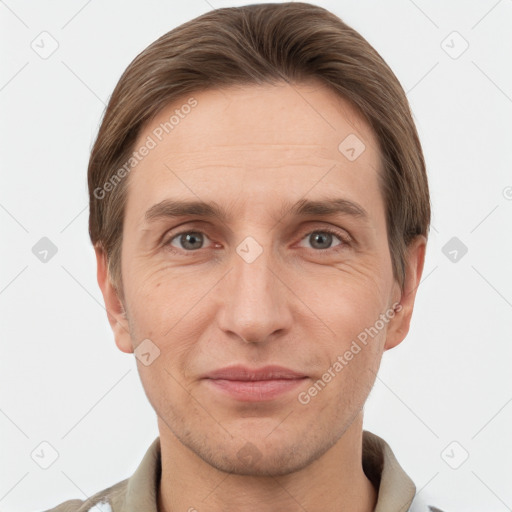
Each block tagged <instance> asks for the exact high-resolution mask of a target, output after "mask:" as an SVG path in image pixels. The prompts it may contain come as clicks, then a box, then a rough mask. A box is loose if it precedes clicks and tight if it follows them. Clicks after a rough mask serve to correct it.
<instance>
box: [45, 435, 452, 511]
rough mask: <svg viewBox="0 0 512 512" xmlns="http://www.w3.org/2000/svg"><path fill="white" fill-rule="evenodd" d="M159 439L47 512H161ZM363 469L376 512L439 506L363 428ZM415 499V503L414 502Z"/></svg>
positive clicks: (392, 455) (378, 439)
mask: <svg viewBox="0 0 512 512" xmlns="http://www.w3.org/2000/svg"><path fill="white" fill-rule="evenodd" d="M160 457H161V452H160V438H159V437H157V438H156V439H155V440H154V441H153V443H152V444H151V446H150V447H149V448H148V450H147V452H146V454H145V455H144V457H143V459H142V461H141V463H140V464H139V466H138V468H137V470H136V471H135V473H134V474H133V475H132V476H131V477H130V478H127V479H125V480H122V481H121V482H118V483H117V484H115V485H113V486H111V487H108V488H107V489H103V490H102V491H100V492H98V493H96V494H95V495H94V496H91V497H90V498H89V499H88V500H86V501H83V500H68V501H65V502H63V503H61V504H60V505H58V506H57V507H55V508H52V509H49V510H47V511H45V512H158V508H157V496H158V485H159V482H160V472H161V459H160ZM363 469H364V471H365V473H366V475H367V476H368V478H369V479H370V481H371V482H372V483H373V485H374V486H375V488H377V489H378V490H379V492H378V498H377V505H376V507H375V511H374V512H408V511H409V512H429V511H430V510H438V511H439V512H442V511H440V509H436V508H431V507H426V506H424V505H419V504H418V505H416V500H414V497H415V493H416V487H415V485H414V483H413V481H412V480H411V479H410V478H409V476H408V475H407V474H406V473H405V471H404V470H403V469H402V468H401V466H400V465H399V464H398V461H397V460H396V458H395V456H394V454H393V452H392V451H391V448H390V447H389V445H388V444H387V443H386V442H385V441H384V440H383V439H381V438H380V437H378V436H376V435H375V434H372V433H371V432H369V431H366V430H364V431H363ZM413 500H414V503H413Z"/></svg>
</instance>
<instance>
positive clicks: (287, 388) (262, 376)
mask: <svg viewBox="0 0 512 512" xmlns="http://www.w3.org/2000/svg"><path fill="white" fill-rule="evenodd" d="M203 379H204V382H205V383H206V384H207V385H208V386H209V388H210V389H211V390H212V391H214V392H216V393H219V394H221V395H223V396H225V397H226V396H227V397H228V398H230V399H235V400H238V401H241V402H261V401H269V400H274V399H276V398H278V397H281V396H284V395H285V394H286V393H289V392H291V391H292V390H296V389H297V388H298V387H299V386H300V385H301V384H302V383H303V382H304V381H305V380H306V379H308V376H307V375H305V374H304V373H301V372H297V371H295V370H291V369H289V368H284V367H283V366H275V365H273V366H265V367H263V368H248V367H246V366H230V367H228V368H221V369H219V370H214V371H212V372H209V373H208V374H207V375H205V376H204V377H203Z"/></svg>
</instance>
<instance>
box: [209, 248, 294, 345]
mask: <svg viewBox="0 0 512 512" xmlns="http://www.w3.org/2000/svg"><path fill="white" fill-rule="evenodd" d="M240 254H243V253H240ZM232 266H233V269H232V270H231V272H229V273H228V275H227V276H226V278H225V279H224V280H223V282H222V287H223V290H222V294H223V299H224V300H223V301H222V306H221V310H220V311H219V317H218V322H219V326H220V328H221V329H222V330H223V331H224V332H227V333H229V334H231V335H233V334H234V335H236V336H237V337H238V338H241V339H242V340H244V341H246V342H248V343H263V342H266V341H269V340H270V339H273V338H275V337H276V336H278V335H281V336H282V335H283V334H284V333H286V332H288V331H289V330H290V327H291V325H292V320H293V317H292V312H291V310H290V308H291V306H292V302H293V299H292V297H293V293H292V292H291V291H290V289H289V288H288V287H289V286H290V285H289V284H288V283H286V280H285V279H284V276H283V275H282V270H281V271H280V270H279V269H278V268H276V264H275V260H274V259H273V258H272V255H271V254H270V249H265V250H264V251H263V252H262V253H261V254H260V255H259V256H258V257H257V258H256V259H255V260H254V261H250V259H249V260H246V259H244V257H242V256H240V255H239V254H238V253H235V254H234V256H233V265H232ZM280 274H281V275H280Z"/></svg>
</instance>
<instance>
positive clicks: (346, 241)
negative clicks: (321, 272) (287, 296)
mask: <svg viewBox="0 0 512 512" xmlns="http://www.w3.org/2000/svg"><path fill="white" fill-rule="evenodd" d="M187 233H199V234H201V235H205V236H208V235H206V233H204V232H203V231H201V230H196V229H187V230H184V231H180V232H179V233H175V234H173V235H172V236H171V238H169V239H168V240H167V241H166V242H164V243H163V246H164V247H165V248H166V250H168V251H170V252H171V253H173V254H177V255H180V256H183V255H186V256H193V255H194V253H197V252H198V251H200V250H201V249H196V250H193V251H187V250H186V249H181V250H178V249H176V248H175V247H174V246H173V245H171V242H172V241H173V240H174V239H176V238H177V237H179V236H181V235H184V234H187ZM313 233H329V234H330V235H334V236H336V237H337V238H339V240H340V242H341V243H340V244H339V245H335V246H334V247H330V248H327V249H312V250H313V251H314V252H315V253H318V254H320V255H323V254H325V253H327V252H328V251H336V252H337V251H341V250H343V249H345V247H346V246H350V245H351V242H352V239H351V237H350V236H348V235H347V234H345V233H341V232H340V231H338V230H336V229H333V228H322V229H314V230H312V231H309V232H307V233H306V234H305V235H304V236H303V237H302V238H301V239H300V241H302V240H304V239H305V238H306V237H308V236H310V235H312V234H313ZM187 253H188V254H187Z"/></svg>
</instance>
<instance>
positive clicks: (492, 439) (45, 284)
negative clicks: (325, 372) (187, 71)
mask: <svg viewBox="0 0 512 512" xmlns="http://www.w3.org/2000/svg"><path fill="white" fill-rule="evenodd" d="M243 3H244V2H231V1H229V2H228V1H219V0H210V1H209V2H206V1H203V0H194V1H192V0H191V1H188V2H170V1H165V2H164V1H162V0H153V1H146V2H142V1H141V2H138V3H136V2H133V1H132V2H126V1H125V2H123V1H121V0H108V1H102V2H100V1H98V0H92V1H91V0H89V1H63V0H60V1H54V2H51V3H50V2H36V1H33V0H32V1H23V2H22V1H15V0H6V1H5V2H0V20H1V21H0V23H1V25H0V34H1V36H0V37H1V39H2V40H1V44H2V48H3V52H2V56H1V63H0V69H1V74H0V106H1V112H2V116H1V128H0V129H1V133H0V141H1V150H2V153H1V154H2V158H1V169H2V187H1V189H0V222H1V236H2V243H1V244H0V254H1V265H0V269H1V273H0V308H1V317H2V324H1V355H0V374H1V386H0V428H1V436H0V450H1V451H0V461H1V462H0V511H2V512H5V511H11V510H12V511H14V510H17V511H21V512H23V511H37V510H45V509H47V508H50V507H53V506H56V505H57V504H58V503H61V502H62V501H64V500H67V499H71V498H80V499H85V498H86V497H87V496H90V495H91V494H94V493H95V492H97V491H99V490H100V489H103V488H105V487H108V486H110V485H112V484H114V483H116V482H118V481H120V480H122V479H124V478H127V477H128V476H130V475H131V474H132V473H133V471H134V470H135V468H136V467H137V465H138V464H139V462H140V459H141V458H142V456H143V455H144V453H145V451H146V450H147V448H148V447H149V444H150V443H151V442H152V441H153V439H154V438H155V437H156V436H157V435H158V431H157V428H156V418H155V415H154V412H153V410H152V409H151V407H150V406H149V404H148V402H147V399H146V397H145V394H144V391H143V389H142V387H141V384H140V381H139V378H138V374H137V370H136V365H135V360H134V356H133V354H131V355H127V354H123V353H121V352H120V351H119V350H118V349H117V348H116V346H115V344H114V341H113V337H112V334H111V331H110V327H109V325H108V323H107V318H106V314H105V310H104V308H103V302H102V296H101V293H100V290H99V288H98V286H97V283H96V277H95V270H96V268H95V259H94V253H93V249H92V247H91V244H90V241H89V238H88V234H87V220H88V208H87V204H88V197H87V188H86V168H87V162H88V155H89V151H90V148H91V145H92V142H93V140H94V137H95V135H96V133H97V129H98V126H99V121H100V118H101V115H102V112H103V109H104V104H106V102H107V100H108V98H109V95H110V94H111V92H112V90H113V88H114V86H115V84H116V83H117V80H118V79H119V77H120V75H121V73H122V72H123V70H124V69H125V68H126V66H127V65H128V64H129V63H130V61H131V60H132V59H133V58H134V57H135V56H136V55H137V54H138V53H139V52H140V51H142V50H143V49H144V48H145V47H146V46H147V45H148V44H150V43H151V42H152V41H153V40H155V39H156V38H157V37H159V36H160V35H162V34H163V33H165V32H167V31H169V30H171V29H172V28H174V27H175V26H177V25H179V24H181V23H183V22H185V21H188V20H189V19H192V18H194V17H196V16H198V15H200V14H202V13H204V12H207V11H208V10H210V9H211V8H212V7H217V8H218V7H227V6H235V5H242V4H243ZM315 3H317V4H318V5H321V6H323V7H326V8H328V9H330V10H332V11H333V12H334V13H335V14H337V15H338V16H340V17H341V18H342V19H343V20H344V21H345V22H347V23H348V24H349V25H351V26H352V27H354V28H355V29H356V30H358V31H359V32H360V33H361V34H362V35H363V36H364V37H366V38H367V39H368V41H369V42H370V43H371V44H372V45H373V46H374V47H375V48H376V49H377V51H378V52H379V53H380V54H381V55H382V56H383V57H384V59H385V60H386V61H387V62H388V64H389V65H390V66H391V68H392V69H393V70H394V72H395V73H396V75H397V76H398V78H399V80H400V82H401V83H402V85H403V87H404V89H405V91H406V92H407V95H408V98H409V101H410V103H411V106H412V109H413V112H414V118H415V121H416V123H417V127H418V130H419V133H420V138H421V141H422V144H423V147H424V152H425V156H426V160H427V167H428V173H429V179H430V185H431V195H432V205H433V228H432V230H431V234H430V240H429V249H428V254H427V261H426V264H425V271H424V280H423V282H422V284H421V286H420V289H419V291H418V297H417V305H416V310H415V314H414V317H413V322H412V328H411V332H410V334H409V336H408V338H407V340H406V341H405V342H404V343H402V345H400V346H399V347H398V348H396V349H394V350H392V351H389V352H387V353H386V354H385V355H384V359H383V362H382V367H381V371H380V374H379V379H378V380H377V383H376V385H375V388H374V390H373V391H372V393H371V395H370V398H369V401H368V403H367V406H366V408H365V410H366V418H365V421H366V424H365V428H366V429H368V430H371V431H373V432H374V433H376V434H378V435H380V436H381V437H383V438H384V439H385V440H387V442H388V443H389V444H390V445H391V447H392V449H393V450H394V452H395V455H396V456H397V458H398V460H399V462H400V464H401V465H402V466H403V467H404V469H405V470H406V472H407V473H408V474H409V475H410V476H411V478H412V479H413V480H414V481H415V483H416V486H417V489H418V491H420V493H421V495H422V496H424V497H425V499H426V500H427V501H428V502H429V503H431V504H433V505H436V506H438V507H440V508H443V509H445V510H447V511H449V512H456V511H464V512H471V511H484V510H485V511H491V510H492V511H494V510H495V511H505V510H512V485H511V483H512V462H511V461H512V436H511V435H510V430H511V426H512V425H511V424H512V382H511V380H512V379H511V372H510V367H511V361H512V344H511V335H510V333H511V327H512V314H511V313H512V273H511V271H510V266H511V262H512V242H511V240H512V229H511V220H512V200H511V199H512V188H511V187H512V144H511V141H512V127H511V119H512V99H511V98H512V71H511V64H510V63H511V61H512V59H511V49H512V31H511V30H510V27H511V26H512V1H510V0H501V1H496V0H481V1H467V0H457V1H453V0H452V1H451V2H434V1H425V0H416V1H415V2H413V1H412V0H391V1H386V2H378V1H356V0H351V1H337V2H334V1H332V2H315ZM43 31H47V32H48V33H49V34H51V36H52V37H53V38H54V39H55V40H56V41H57V42H58V45H59V46H58V48H57V50H56V51H55V52H54V53H53V54H52V55H51V56H50V57H48V58H47V59H43V58H41V57H40V56H39V55H38V54H37V53H36V52H35V51H34V50H33V49H32V48H31V43H32V41H34V40H36V41H37V40H38V39H37V37H38V36H39V34H40V33H41V32H43ZM453 31H457V32H458V33H459V34H460V36H462V37H463V38H464V39H465V40H466V41H467V42H468V43H469V47H468V49H467V50H466V51H465V52H464V53H463V54H462V55H460V56H459V57H458V58H452V57H453V55H455V54H456V53H458V52H459V51H460V50H461V49H463V46H462V45H463V41H462V39H461V38H460V37H459V36H457V35H453V34H452V32H453ZM45 37H47V36H45ZM447 37H448V39H446V38H447ZM443 41H445V42H444V43H443ZM450 47H451V48H450ZM445 50H446V51H445ZM447 51H448V52H451V53H452V56H450V55H449V54H448V53H447ZM507 187H508V188H507ZM454 236H455V237H457V238H458V239H459V240H460V241H461V242H462V243H464V244H465V245H466V246H467V248H468V252H467V254H465V255H464V256H463V257H462V258H460V259H459V260H458V261H456V262H453V261H450V259H449V258H448V257H447V256H445V254H444V253H443V252H442V248H443V247H444V245H445V244H446V243H447V242H448V241H449V240H450V239H451V238H452V237H454ZM42 237H48V238H49V239H50V240H51V241H52V242H53V243H54V244H55V245H56V246H57V248H58V252H57V254H56V255H55V256H54V257H53V258H51V260H50V261H48V262H47V263H42V262H41V261H39V259H37V258H36V257H35V255H34V254H33V253H32V247H33V246H34V245H35V244H36V242H38V240H40V239H41V238H42ZM42 441H47V442H49V443H50V444H51V445H52V446H53V447H54V448H55V450H57V452H58V454H59V457H58V459H57V460H56V461H55V463H54V464H52V465H51V466H50V467H49V468H48V469H42V468H41V467H39V466H38V465H37V464H36V462H34V460H33V459H32V458H31V456H30V454H31V452H32V451H33V450H34V449H36V448H37V447H38V446H39V444H40V443H41V442H42ZM452 441H456V442H457V443H459V444H457V445H455V447H454V445H452V446H451V447H450V448H449V449H448V455H449V457H448V459H450V462H451V463H452V465H454V464H456V463H457V461H458V460H462V459H461V458H462V456H463V454H464V452H463V450H465V451H467V452H468V454H469V458H468V459H467V461H465V462H464V463H463V464H462V465H461V466H460V468H458V469H452V468H451V467H449V465H448V464H447V463H446V462H445V460H443V457H442V456H441V454H442V453H445V454H446V452H443V451H444V450H445V448H446V447H447V446H448V445H450V443H452ZM452 449H453V450H452ZM445 459H446V455H445Z"/></svg>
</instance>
